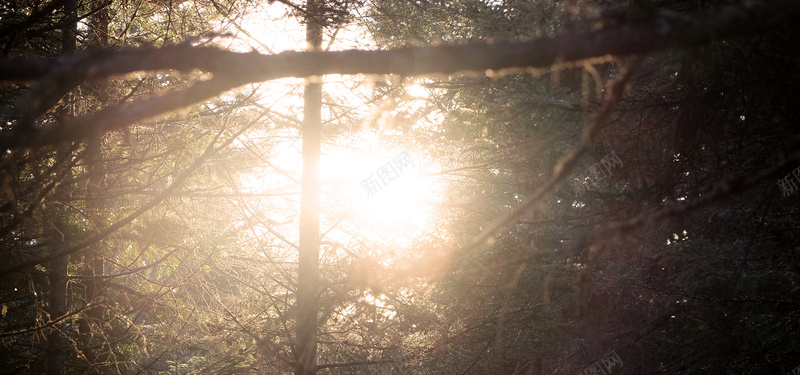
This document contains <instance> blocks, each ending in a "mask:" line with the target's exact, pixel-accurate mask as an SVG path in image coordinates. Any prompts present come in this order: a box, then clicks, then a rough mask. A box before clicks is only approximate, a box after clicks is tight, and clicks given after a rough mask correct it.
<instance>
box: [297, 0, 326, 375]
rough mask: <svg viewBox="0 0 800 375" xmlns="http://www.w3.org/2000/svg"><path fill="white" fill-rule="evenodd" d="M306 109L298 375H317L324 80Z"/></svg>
mask: <svg viewBox="0 0 800 375" xmlns="http://www.w3.org/2000/svg"><path fill="white" fill-rule="evenodd" d="M320 5H321V4H320V0H309V1H308V3H307V7H306V11H307V15H306V43H307V44H308V47H307V48H308V50H309V51H319V50H320V49H321V48H322V25H321V23H320V22H319V19H320V18H321V17H320V10H321V9H320ZM303 106H304V107H303V124H302V133H303V175H302V177H301V180H300V244H299V245H300V246H299V247H300V249H299V253H300V254H299V262H298V272H297V321H296V327H297V336H296V340H295V371H294V373H295V374H296V375H313V374H316V372H317V310H318V306H317V305H318V294H317V290H318V288H319V192H320V182H319V159H320V138H321V128H322V82H321V78H317V77H309V78H306V84H305V91H304V93H303Z"/></svg>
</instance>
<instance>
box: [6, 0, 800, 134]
mask: <svg viewBox="0 0 800 375" xmlns="http://www.w3.org/2000/svg"><path fill="white" fill-rule="evenodd" d="M798 16H800V2H798V1H793V0H790V1H766V2H760V1H747V2H745V3H744V4H740V5H737V6H729V7H725V8H721V9H719V10H717V11H715V12H701V13H695V14H691V15H676V14H664V15H660V16H657V17H655V18H651V19H647V20H642V21H639V22H634V23H630V24H624V25H619V26H612V27H608V28H605V29H601V30H596V31H587V32H583V33H576V34H565V35H560V36H555V37H545V38H536V39H531V40H528V41H521V42H500V43H489V42H484V43H474V44H466V45H448V46H431V47H406V48H400V49H395V50H389V51H361V50H350V51H337V52H284V53H280V54H276V55H262V54H258V53H237V52H230V51H223V50H219V49H216V48H212V47H192V46H191V45H178V46H171V47H165V48H160V49H153V48H142V49H126V50H98V51H88V52H83V53H79V54H75V55H71V56H63V57H61V58H59V59H57V60H51V59H44V58H34V57H10V58H5V59H2V60H0V82H19V81H30V80H38V79H43V78H45V77H47V79H53V78H56V79H57V78H59V77H61V76H69V77H73V78H74V79H79V80H87V79H99V78H108V77H112V76H118V75H124V74H128V73H132V72H138V71H150V72H153V71H161V70H170V69H174V70H179V71H191V70H194V69H200V70H204V71H207V72H211V73H213V74H214V78H213V79H211V80H208V81H203V82H199V83H197V84H195V85H194V86H193V87H190V88H187V89H183V90H179V91H174V92H170V93H167V94H163V95H161V96H158V97H154V98H151V99H149V100H145V101H140V102H134V103H129V104H125V105H119V106H116V107H111V108H106V109H104V110H101V111H98V112H96V113H94V114H91V115H86V116H83V117H81V118H78V119H75V120H74V121H73V122H71V123H69V124H66V125H65V126H63V127H60V126H55V125H54V126H49V127H45V128H42V129H34V130H31V129H28V128H27V127H24V126H16V127H15V130H11V131H4V132H0V149H10V148H24V147H41V146H45V145H49V144H54V143H57V142H62V141H64V140H66V139H70V140H74V139H77V138H80V137H85V136H86V134H89V133H91V132H96V131H107V130H111V129H115V128H122V127H125V126H127V125H130V124H132V123H134V122H136V121H140V120H143V119H146V118H150V117H153V116H156V115H158V114H161V113H165V112H169V111H172V110H176V109H179V108H182V107H185V106H188V105H191V104H193V103H197V102H201V101H203V100H206V99H209V98H212V97H215V96H217V95H219V94H221V93H223V92H225V91H228V90H230V89H233V88H235V87H238V86H241V85H244V84H247V83H253V82H261V81H268V80H273V79H278V78H284V77H308V76H314V75H324V74H399V75H405V76H410V75H420V74H434V73H440V74H452V73H456V72H461V71H484V70H487V69H493V70H498V69H506V68H526V67H529V68H542V67H549V66H551V65H553V64H558V63H572V62H576V61H580V60H583V59H588V58H595V57H603V56H627V55H633V54H643V53H652V52H657V51H663V50H667V49H671V48H686V47H693V46H698V45H703V44H707V43H710V42H712V41H715V40H721V39H729V38H735V37H741V36H748V35H752V34H754V33H758V32H762V31H764V30H769V29H772V28H775V27H777V26H780V25H791V24H792V22H793V20H794V19H796V18H797V17H798ZM75 77H77V78H75ZM109 120H113V121H109ZM76 131H77V133H75V132H76Z"/></svg>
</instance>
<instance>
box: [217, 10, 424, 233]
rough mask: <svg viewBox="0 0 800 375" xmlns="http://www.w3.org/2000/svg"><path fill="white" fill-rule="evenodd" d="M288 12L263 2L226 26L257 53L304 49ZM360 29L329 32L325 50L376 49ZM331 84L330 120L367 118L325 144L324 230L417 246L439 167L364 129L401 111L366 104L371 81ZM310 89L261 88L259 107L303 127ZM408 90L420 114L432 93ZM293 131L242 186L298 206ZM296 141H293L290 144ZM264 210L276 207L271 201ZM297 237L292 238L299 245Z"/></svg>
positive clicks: (292, 82) (332, 79) (330, 79)
mask: <svg viewBox="0 0 800 375" xmlns="http://www.w3.org/2000/svg"><path fill="white" fill-rule="evenodd" d="M285 12H286V9H285V8H283V7H282V6H280V5H279V4H269V5H262V6H260V7H259V8H258V9H256V10H254V11H252V12H251V14H250V15H249V16H248V17H246V18H244V19H243V20H240V22H239V23H238V24H235V23H228V24H223V25H221V28H222V29H224V30H226V31H228V32H230V33H231V34H233V35H235V37H234V38H233V41H231V42H230V43H231V44H230V45H229V48H233V49H236V50H242V51H244V50H248V51H249V50H257V51H259V52H261V53H279V52H282V51H287V50H302V49H304V48H305V42H304V38H303V35H304V26H303V25H302V24H300V23H299V22H297V20H296V19H293V18H292V17H285ZM352 26H353V27H346V28H344V29H342V30H339V31H338V32H337V33H336V34H332V35H326V36H325V38H324V39H325V41H324V45H323V47H324V48H325V49H330V50H341V49H348V48H361V49H364V48H366V49H370V48H372V47H373V45H372V44H371V42H370V40H371V39H370V38H368V37H366V36H365V35H364V34H363V33H364V31H363V30H362V29H359V28H358V27H355V25H352ZM334 35H335V37H334ZM332 38H333V39H332ZM323 79H324V86H323V89H324V91H325V94H326V97H329V98H330V99H326V100H328V101H331V100H332V101H334V102H335V103H336V105H335V106H332V107H331V106H329V107H328V109H327V110H326V111H327V112H325V113H324V116H323V117H325V118H324V120H325V121H326V122H327V121H333V122H335V121H341V120H335V118H336V117H337V116H342V111H346V112H347V116H348V117H349V118H354V119H359V118H360V119H363V121H359V122H356V123H354V124H353V126H349V127H348V128H349V129H348V131H343V132H340V133H339V134H340V135H337V136H334V137H329V139H325V140H324V141H323V149H322V157H321V160H320V172H319V177H320V180H321V182H322V186H321V188H322V191H321V197H320V200H321V218H320V219H321V230H322V231H323V232H326V228H336V227H337V225H338V226H339V227H338V229H340V230H338V231H337V230H332V231H330V232H326V233H324V235H325V237H326V239H329V240H333V241H342V242H345V241H348V238H347V237H357V238H359V240H367V241H368V242H372V243H382V244H386V245H391V246H394V247H395V248H398V247H406V246H408V245H410V244H411V242H412V241H414V240H415V239H416V238H418V237H419V235H421V234H422V233H424V232H425V231H426V230H429V226H430V225H429V224H430V222H431V215H430V214H431V206H430V205H429V202H431V201H436V200H438V195H439V192H438V190H437V187H436V186H435V184H434V183H433V182H432V179H431V178H426V177H425V175H426V173H428V172H432V168H433V166H432V165H426V162H425V160H424V158H423V157H422V154H420V153H419V152H417V151H415V150H412V149H406V148H404V147H403V146H398V145H396V144H391V143H390V142H389V141H388V140H386V139H383V138H382V137H381V135H380V134H383V135H387V134H389V133H391V132H392V131H393V130H392V129H391V128H388V129H384V127H383V126H378V128H374V127H370V126H366V125H365V126H360V123H361V122H363V123H369V121H367V119H368V118H370V116H372V115H374V113H372V112H380V113H387V114H391V113H394V112H392V111H397V110H398V109H397V108H394V102H392V105H391V106H390V107H391V108H383V107H381V105H380V104H366V103H367V102H368V100H369V98H370V97H371V96H372V90H373V89H372V86H371V85H370V84H369V83H368V81H369V80H370V78H368V77H366V78H365V77H363V76H338V75H329V76H325V77H324V78H323ZM398 83H399V82H398ZM302 86H303V80H302V79H284V80H277V81H271V82H265V83H263V84H260V85H254V86H252V87H253V88H257V92H258V98H259V99H257V100H256V102H257V103H258V105H260V106H262V107H263V108H264V109H265V110H269V111H271V112H272V113H275V114H277V116H278V117H281V118H283V119H284V120H287V119H288V120H289V121H290V122H294V123H295V125H296V126H297V127H299V125H300V120H301V119H302V105H303V99H302ZM403 90H404V92H405V97H404V104H405V105H406V106H408V107H409V108H410V110H412V111H413V110H417V109H419V108H417V107H418V106H420V105H421V104H420V102H424V101H425V100H427V98H428V97H429V89H427V88H425V87H424V86H423V85H420V84H418V83H410V84H408V85H405V86H404V87H403ZM378 107H380V108H378ZM334 109H335V111H334ZM371 111H372V112H371ZM426 120H430V117H429V116H428V117H426ZM426 120H423V121H426ZM325 126H331V125H325ZM359 129H360V130H359ZM285 130H286V131H289V132H291V133H292V135H291V137H287V138H285V142H283V141H282V143H283V144H282V145H278V146H276V147H273V148H271V149H270V153H269V155H265V158H266V159H268V160H269V165H265V166H264V167H262V168H257V170H254V171H252V172H251V173H248V174H246V175H244V176H241V178H240V180H239V183H240V184H241V190H242V191H248V192H254V191H261V192H267V191H266V190H276V189H277V190H282V191H287V190H288V191H291V192H293V193H296V195H294V196H293V198H292V200H291V201H290V203H291V204H295V205H296V204H297V203H298V202H299V179H300V175H301V168H302V162H301V150H300V142H299V132H298V131H297V128H294V129H285ZM387 131H388V132H389V133H386V132H387ZM269 133H270V132H267V133H265V134H258V135H255V136H254V138H264V139H266V138H268V137H271V136H273V137H274V136H275V134H269ZM283 136H285V134H284V135H283ZM291 138H293V141H290V139H291ZM428 174H429V173H428ZM281 199H284V198H281ZM286 202H287V201H286V200H284V201H283V203H279V204H278V205H279V206H280V207H285V204H286ZM264 207H275V206H274V205H273V204H269V205H268V206H264ZM287 213H288V212H287ZM285 214H286V213H284V215H285ZM269 215H272V214H271V213H270V214H269ZM280 215H281V214H277V216H280ZM281 221H282V222H283V218H281ZM291 237H292V236H288V237H287V238H289V239H290V240H295V239H292V238H291Z"/></svg>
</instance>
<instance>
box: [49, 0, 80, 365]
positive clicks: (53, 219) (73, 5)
mask: <svg viewBox="0 0 800 375" xmlns="http://www.w3.org/2000/svg"><path fill="white" fill-rule="evenodd" d="M77 11H78V1H77V0H69V1H67V2H66V3H65V4H64V19H66V20H70V19H72V20H74V21H73V22H69V23H68V24H67V26H65V27H64V28H63V29H62V38H61V50H62V52H64V53H75V50H76V49H77V35H78V23H77ZM72 115H73V114H72V113H71V111H70V110H69V107H65V108H60V109H59V116H58V117H59V118H61V119H64V118H68V117H72ZM66 153H71V151H70V150H69V149H68V147H65V146H62V147H61V149H60V150H59V151H58V154H59V157H61V159H63V160H68V159H69V156H68V155H66ZM63 173H67V174H70V173H71V169H70V168H65V169H64V170H63ZM70 180H71V179H70V176H69V175H67V176H66V178H64V180H63V181H62V183H61V185H59V186H58V187H56V190H55V198H56V200H57V201H62V202H65V201H67V200H68V199H69V195H70V184H71V181H70ZM56 204H58V203H56ZM52 211H55V212H52V214H51V215H48V216H49V218H48V220H47V221H46V223H47V225H48V226H49V230H50V233H49V236H48V237H49V241H50V251H51V253H56V252H58V251H60V250H62V249H63V248H65V247H67V246H68V245H69V240H68V238H69V237H68V235H69V226H68V224H67V213H66V212H65V210H64V208H63V207H56V208H55V209H53V210H52ZM68 266H69V257H68V256H66V257H60V258H56V259H53V260H52V261H51V262H50V269H49V270H48V271H49V273H48V279H49V280H48V281H49V283H50V285H49V286H50V297H49V301H48V314H49V316H50V321H54V320H57V319H61V318H62V317H63V316H65V315H66V314H67V272H68V271H69V270H68ZM65 329H66V325H65V324H64V323H63V322H62V323H57V324H54V325H53V326H52V328H51V329H50V332H49V334H48V336H47V349H46V350H45V356H46V358H45V364H46V368H47V374H48V375H63V374H64V372H65V369H66V366H65V362H66V358H67V338H66V336H65V335H66V334H67V332H66V330H65Z"/></svg>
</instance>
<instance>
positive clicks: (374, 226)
mask: <svg viewBox="0 0 800 375" xmlns="http://www.w3.org/2000/svg"><path fill="white" fill-rule="evenodd" d="M355 137H357V138H358V139H361V140H365V138H367V139H369V138H373V139H374V138H377V136H375V135H373V134H368V133H361V134H358V135H356V136H355ZM359 143H360V144H362V145H363V144H365V143H367V144H369V143H368V142H359ZM371 144H372V145H374V146H373V147H368V148H367V149H363V148H361V149H360V148H357V147H348V148H346V149H345V148H342V149H339V150H336V151H337V152H336V153H329V154H327V155H324V156H323V159H322V161H321V165H320V178H321V180H322V181H323V198H322V203H323V206H325V205H326V204H327V206H328V207H333V208H334V210H337V211H338V210H341V211H339V212H340V213H341V214H343V215H342V217H344V218H346V219H347V220H348V221H349V222H350V223H352V224H353V225H355V226H356V228H357V229H356V230H358V231H359V232H362V234H365V235H366V236H367V237H368V238H369V237H372V236H370V235H369V234H368V233H371V234H373V235H376V234H377V235H380V236H382V239H383V240H391V239H393V240H394V241H393V242H395V243H397V241H400V242H402V243H400V244H407V241H408V240H411V239H413V238H414V237H416V236H417V235H419V234H420V233H421V232H422V231H423V230H424V229H425V228H426V227H427V226H428V222H429V220H430V217H429V211H430V206H429V205H428V204H426V203H427V202H429V201H432V200H434V196H435V195H436V191H435V186H434V185H433V183H432V182H431V180H430V178H426V177H425V173H424V172H425V170H426V166H425V165H424V160H422V158H420V155H417V154H415V153H414V152H412V151H411V150H402V149H398V148H392V147H386V146H385V145H380V144H376V143H371ZM375 146H377V147H375ZM381 146H383V147H381Z"/></svg>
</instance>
